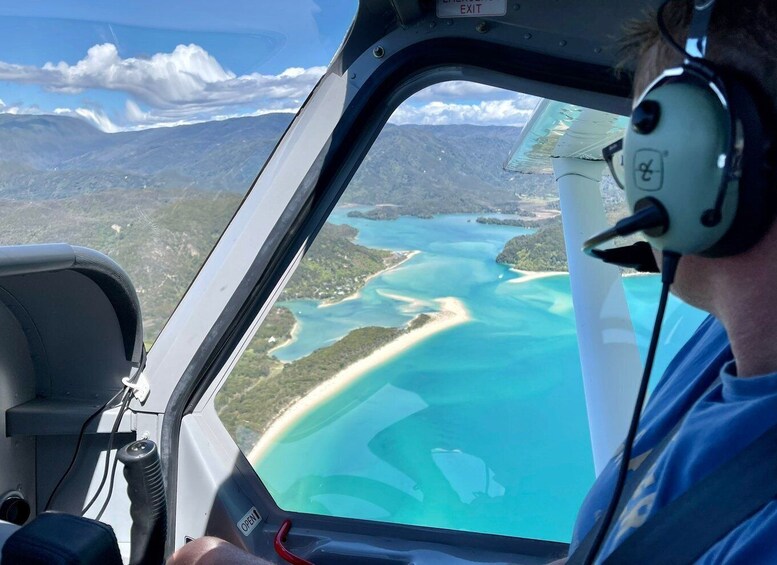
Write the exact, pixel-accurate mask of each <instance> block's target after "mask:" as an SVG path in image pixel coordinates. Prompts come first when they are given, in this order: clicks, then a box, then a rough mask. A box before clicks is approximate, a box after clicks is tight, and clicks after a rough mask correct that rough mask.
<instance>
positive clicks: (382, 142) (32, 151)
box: [0, 114, 552, 213]
mask: <svg viewBox="0 0 777 565" xmlns="http://www.w3.org/2000/svg"><path fill="white" fill-rule="evenodd" d="M291 119H292V116H291V115H289V114H268V115H264V116H257V117H247V118H235V119H229V120H223V121H215V122H207V123H202V124H195V125H186V126H178V127H169V128H156V129H149V130H143V131H136V132H122V133H113V134H109V133H104V132H101V131H99V130H97V129H95V128H94V127H92V126H90V125H89V124H87V123H85V122H83V121H81V120H77V119H75V118H70V117H65V116H18V115H9V114H4V115H0V198H2V197H5V198H24V199H29V200H40V199H47V198H63V197H67V196H73V195H77V194H85V193H93V192H98V191H101V190H109V189H143V188H147V189H148V188H156V189H160V188H161V189H182V188H195V189H202V190H227V191H233V192H244V191H245V190H246V189H247V188H248V187H249V186H250V184H251V182H252V181H253V179H254V178H255V176H256V175H257V173H258V172H259V170H260V169H261V167H262V165H263V163H264V162H265V160H266V159H267V157H268V156H269V155H270V152H271V151H272V149H273V147H274V146H275V144H276V143H277V140H278V139H279V138H280V136H281V135H282V134H283V132H284V130H285V129H286V127H287V126H288V125H289V123H290V121H291ZM519 133H520V129H519V128H512V127H497V126H423V125H403V126H397V125H392V124H388V125H387V126H386V127H385V128H384V130H383V132H382V133H381V135H380V137H379V138H378V140H377V141H376V143H375V146H374V147H373V148H372V150H371V151H370V152H369V154H368V156H367V158H366V159H365V161H364V162H363V163H362V165H361V167H360V168H359V171H358V172H357V174H356V176H355V178H354V180H353V181H352V183H351V186H350V187H349V189H348V193H347V196H346V198H345V199H346V200H348V201H352V202H357V203H361V204H381V203H395V204H403V205H405V206H406V207H410V208H418V207H423V208H428V206H429V205H430V204H433V205H434V206H437V208H436V211H437V212H438V213H439V212H446V211H487V210H491V209H495V208H501V207H503V206H502V204H503V203H504V201H509V200H514V195H515V193H516V192H521V193H525V194H531V195H538V194H539V195H544V194H546V193H548V191H549V189H550V188H551V186H552V185H551V183H550V179H549V178H547V177H544V176H537V177H525V178H522V179H521V181H520V182H516V180H515V177H516V175H515V174H513V173H507V172H505V171H504V170H503V168H502V166H503V163H504V161H505V159H506V157H507V155H508V153H509V150H510V148H511V147H512V146H513V144H514V143H515V141H516V139H517V137H518V134H519ZM439 206H443V207H444V209H440V208H439ZM416 211H418V212H423V211H424V210H421V209H419V210H416ZM410 213H412V210H411V211H410Z"/></svg>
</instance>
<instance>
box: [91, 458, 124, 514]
mask: <svg viewBox="0 0 777 565" xmlns="http://www.w3.org/2000/svg"><path fill="white" fill-rule="evenodd" d="M109 453H110V452H109ZM118 463H119V458H118V457H114V458H113V465H112V466H111V480H110V482H109V483H108V496H106V497H105V502H103V505H102V508H100V511H99V512H98V513H97V516H95V518H94V519H95V520H98V521H99V520H100V518H102V517H103V512H105V509H106V508H108V503H109V502H110V501H111V496H112V495H113V483H114V481H115V480H116V466H117V465H118Z"/></svg>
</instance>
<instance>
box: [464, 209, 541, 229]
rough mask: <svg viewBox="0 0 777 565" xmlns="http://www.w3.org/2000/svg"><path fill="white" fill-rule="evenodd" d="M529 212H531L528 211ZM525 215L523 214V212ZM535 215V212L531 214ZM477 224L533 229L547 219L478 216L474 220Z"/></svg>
mask: <svg viewBox="0 0 777 565" xmlns="http://www.w3.org/2000/svg"><path fill="white" fill-rule="evenodd" d="M529 213H530V214H533V213H532V212H529ZM524 215H525V214H524ZM533 215H534V216H535V217H536V214H533ZM475 221H476V222H477V223H479V224H486V225H490V226H512V227H514V228H528V229H534V228H539V227H542V226H543V225H545V224H546V223H547V222H548V220H537V219H533V218H529V219H523V218H485V217H482V216H481V217H480V218H478V219H477V220H475Z"/></svg>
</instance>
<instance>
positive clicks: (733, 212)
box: [570, 0, 777, 565]
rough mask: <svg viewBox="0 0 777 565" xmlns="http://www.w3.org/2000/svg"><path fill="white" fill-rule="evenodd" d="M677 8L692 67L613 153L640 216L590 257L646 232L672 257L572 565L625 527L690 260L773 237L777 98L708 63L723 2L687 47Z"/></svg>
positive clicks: (651, 98) (657, 89) (700, 13)
mask: <svg viewBox="0 0 777 565" xmlns="http://www.w3.org/2000/svg"><path fill="white" fill-rule="evenodd" d="M668 2H669V0H666V1H665V2H664V3H663V4H661V8H660V9H659V12H658V26H659V30H660V32H661V35H662V37H663V39H664V40H665V41H666V42H667V43H669V45H671V46H672V47H673V48H674V49H676V50H677V51H679V52H680V53H682V55H683V59H684V61H683V64H682V65H681V66H680V67H677V68H673V69H669V70H667V71H665V72H664V73H662V74H661V76H659V77H658V78H657V79H656V80H655V81H653V83H652V84H651V85H650V86H648V88H647V89H646V90H645V92H644V93H643V94H642V95H641V96H640V97H639V99H638V101H637V104H636V106H635V107H634V111H633V112H632V115H631V120H630V122H629V126H628V128H627V130H626V134H625V136H624V138H623V140H621V141H619V142H615V143H614V144H612V145H610V146H609V147H606V148H605V149H604V151H603V154H604V157H605V159H606V160H607V162H608V164H609V165H610V168H611V169H612V171H613V176H614V177H615V179H616V180H617V181H618V183H619V184H620V185H621V186H622V187H623V188H624V189H625V191H626V199H627V201H628V204H629V207H630V209H631V211H632V212H633V214H632V215H631V216H629V217H627V218H624V219H623V220H620V221H619V222H618V223H617V224H616V225H615V226H614V227H613V228H610V229H609V230H606V231H604V232H602V233H600V234H597V235H596V236H594V237H592V238H591V239H589V240H588V241H586V242H585V244H584V245H583V250H584V251H585V252H586V253H588V254H590V255H593V256H595V257H599V258H602V259H604V260H605V261H607V258H606V257H605V255H606V254H607V253H608V252H603V251H601V250H599V249H597V246H598V245H599V244H601V243H604V242H606V241H609V240H611V239H613V238H614V237H617V236H619V235H628V234H631V233H635V232H637V231H644V232H645V235H646V236H647V239H648V241H649V242H650V244H651V245H652V246H653V247H655V248H658V249H661V250H663V252H664V253H663V263H664V265H663V269H662V272H661V280H662V283H663V284H662V290H661V298H660V299H659V304H658V311H657V313H656V322H655V325H654V327H653V334H652V336H651V339H650V345H649V347H648V353H647V358H646V361H645V367H644V372H643V375H642V381H641V382H640V386H639V390H638V393H637V399H636V402H635V406H634V412H633V415H632V420H631V424H630V426H629V430H628V433H627V435H626V440H625V442H624V447H623V454H622V457H621V464H620V467H619V469H618V475H617V480H616V484H615V488H614V490H613V495H612V498H611V500H610V503H609V505H608V507H607V511H606V512H605V514H604V516H603V518H602V524H601V526H600V527H599V529H598V531H597V532H596V533H595V536H594V540H593V542H592V543H591V545H590V547H589V549H588V551H585V552H584V555H582V553H583V552H581V555H580V556H578V555H577V553H575V554H574V555H572V556H571V557H570V563H578V562H580V561H582V563H584V564H585V565H591V564H592V563H594V561H595V560H596V557H597V555H598V553H599V550H600V549H601V547H602V544H603V542H604V539H605V537H606V535H607V532H608V531H609V529H610V526H611V524H612V522H613V520H614V519H615V515H616V511H617V508H618V503H619V501H620V498H621V496H622V493H623V488H624V485H625V481H626V476H627V472H628V468H629V465H628V462H629V461H630V459H631V452H632V448H633V445H634V439H635V437H636V434H637V430H638V426H639V420H640V415H641V412H642V406H643V404H644V400H645V397H646V393H647V384H648V382H649V379H650V373H651V370H652V365H653V360H654V358H655V352H656V347H657V345H658V336H659V333H660V330H661V322H662V320H663V317H664V312H665V308H666V303H667V298H668V293H669V287H670V286H671V284H672V282H673V280H674V274H675V271H676V269H677V264H678V261H679V260H680V257H681V255H686V254H694V255H703V256H707V257H722V256H727V255H734V254H737V253H741V252H743V251H746V250H747V249H749V248H750V247H752V246H753V245H755V244H756V243H757V242H758V241H759V240H760V238H761V237H762V236H763V235H764V233H765V232H766V230H767V229H768V228H769V226H770V225H771V222H772V220H773V219H774V216H775V209H777V175H776V174H775V168H774V163H773V162H772V159H773V154H772V152H773V150H774V148H775V144H774V138H773V136H774V135H775V131H777V130H775V128H774V124H775V122H774V121H773V113H774V112H773V110H772V105H771V103H770V101H769V99H768V98H767V97H766V96H765V95H764V93H763V92H761V91H760V90H759V89H758V87H757V86H756V85H755V84H753V81H751V80H749V79H748V78H747V77H745V76H743V75H742V74H741V73H738V72H736V71H733V70H730V69H726V68H721V67H720V66H718V65H713V64H712V63H710V62H709V61H707V60H705V59H704V56H705V53H706V48H707V34H708V30H709V22H710V15H711V14H712V9H713V6H714V4H715V2H714V0H694V6H693V16H692V19H691V24H690V27H689V29H688V40H687V42H686V45H685V49H683V48H682V47H680V46H679V45H678V44H677V43H676V42H675V40H674V39H673V38H672V37H671V35H670V34H669V32H668V31H667V29H666V25H665V22H664V19H663V14H664V9H665V7H666V5H667V4H668ZM617 153H621V156H622V159H623V161H622V167H621V168H620V169H619V168H618V167H616V166H614V165H615V163H616V161H615V160H614V159H613V157H615V156H616V155H617ZM619 177H620V178H619ZM643 245H644V244H643ZM648 255H650V253H649V252H648Z"/></svg>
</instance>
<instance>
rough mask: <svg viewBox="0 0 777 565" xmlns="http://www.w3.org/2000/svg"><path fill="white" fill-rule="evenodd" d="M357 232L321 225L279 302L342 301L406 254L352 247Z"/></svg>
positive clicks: (345, 228) (341, 227) (346, 226)
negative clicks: (308, 299)
mask: <svg viewBox="0 0 777 565" xmlns="http://www.w3.org/2000/svg"><path fill="white" fill-rule="evenodd" d="M358 233H359V231H358V230H357V229H356V228H354V227H352V226H349V225H345V224H343V225H335V224H329V223H327V224H325V225H324V227H323V228H322V229H321V231H320V232H319V234H318V236H316V240H315V242H314V244H313V245H312V246H311V248H310V251H309V252H308V253H307V254H306V255H305V257H304V259H303V260H302V262H301V264H300V266H299V268H298V269H297V270H296V271H295V273H294V276H293V277H292V278H291V280H290V281H289V284H288V285H287V286H286V288H285V289H284V291H283V295H282V296H281V300H293V299H297V298H312V299H315V300H336V299H342V298H344V297H346V296H348V295H351V294H353V293H355V292H356V291H358V290H359V289H360V288H361V287H362V286H364V283H365V282H366V281H367V279H368V278H369V277H371V276H373V275H374V274H375V273H377V272H379V271H382V270H384V269H387V268H389V267H392V266H394V265H396V264H397V263H399V262H400V261H402V260H403V259H404V258H405V257H406V254H404V253H397V252H392V251H385V250H382V249H372V248H370V247H364V246H363V245H358V244H356V243H354V241H353V240H354V239H355V238H356V236H357V235H358Z"/></svg>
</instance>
